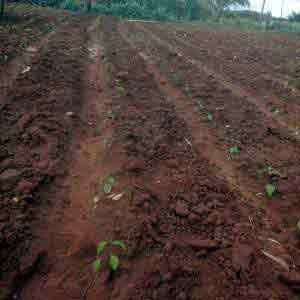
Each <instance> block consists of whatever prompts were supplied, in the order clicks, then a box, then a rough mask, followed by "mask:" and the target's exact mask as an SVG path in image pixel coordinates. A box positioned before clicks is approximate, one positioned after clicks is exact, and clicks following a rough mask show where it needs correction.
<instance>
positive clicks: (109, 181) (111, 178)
mask: <svg viewBox="0 0 300 300" xmlns="http://www.w3.org/2000/svg"><path fill="white" fill-rule="evenodd" d="M107 183H109V184H110V185H113V184H114V183H115V178H114V177H113V176H112V175H111V174H110V175H108V176H107Z"/></svg>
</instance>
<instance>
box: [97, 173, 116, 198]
mask: <svg viewBox="0 0 300 300" xmlns="http://www.w3.org/2000/svg"><path fill="white" fill-rule="evenodd" d="M100 183H101V184H102V186H103V192H104V193H105V194H109V193H110V192H111V190H112V188H113V185H114V183H115V178H114V177H113V175H112V174H110V173H108V174H107V175H105V176H102V177H100Z"/></svg>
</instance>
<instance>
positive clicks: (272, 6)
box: [250, 0, 300, 17]
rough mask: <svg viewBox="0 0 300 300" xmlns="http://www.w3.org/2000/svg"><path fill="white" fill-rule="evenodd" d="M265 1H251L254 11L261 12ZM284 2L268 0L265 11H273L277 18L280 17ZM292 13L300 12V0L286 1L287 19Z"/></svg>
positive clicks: (285, 11) (284, 14)
mask: <svg viewBox="0 0 300 300" xmlns="http://www.w3.org/2000/svg"><path fill="white" fill-rule="evenodd" d="M262 2H263V0H250V3H251V9H252V10H258V11H260V10H261V6H262ZM281 3H282V0H266V8H265V11H266V12H267V11H271V12H272V15H273V16H275V17H280V14H281ZM292 11H296V12H300V0H285V5H284V11H283V16H284V17H287V16H288V15H289V14H290V13H291V12H292Z"/></svg>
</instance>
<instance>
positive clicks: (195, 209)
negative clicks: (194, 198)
mask: <svg viewBox="0 0 300 300" xmlns="http://www.w3.org/2000/svg"><path fill="white" fill-rule="evenodd" d="M193 212H194V213H196V214H198V215H203V214H205V213H207V212H208V208H207V207H206V206H205V205H204V204H199V205H198V206H196V207H193Z"/></svg>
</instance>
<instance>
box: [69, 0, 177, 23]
mask: <svg viewBox="0 0 300 300" xmlns="http://www.w3.org/2000/svg"><path fill="white" fill-rule="evenodd" d="M70 1H71V0H70ZM92 11H94V12H96V13H99V14H102V15H111V16H115V17H120V18H130V19H144V20H150V19H156V20H160V21H164V20H170V19H172V17H171V16H168V15H166V12H165V11H164V10H163V9H156V10H150V9H148V8H146V7H145V6H142V5H140V4H138V3H137V2H131V3H118V4H112V5H110V6H108V5H104V4H95V5H94V6H93V7H92Z"/></svg>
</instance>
